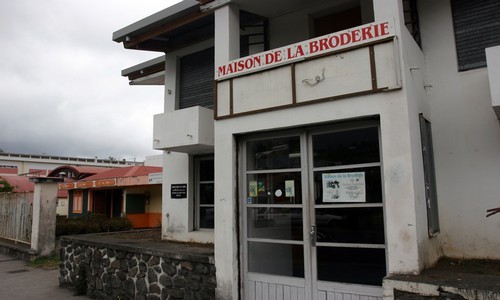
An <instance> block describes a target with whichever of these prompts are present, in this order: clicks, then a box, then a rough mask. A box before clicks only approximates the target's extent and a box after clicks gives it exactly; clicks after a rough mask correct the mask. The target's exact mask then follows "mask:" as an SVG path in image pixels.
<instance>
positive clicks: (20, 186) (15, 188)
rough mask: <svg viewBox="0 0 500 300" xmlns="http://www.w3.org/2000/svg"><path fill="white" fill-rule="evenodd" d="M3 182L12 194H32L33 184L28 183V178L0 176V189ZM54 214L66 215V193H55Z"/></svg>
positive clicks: (63, 191) (33, 190) (62, 191)
mask: <svg viewBox="0 0 500 300" xmlns="http://www.w3.org/2000/svg"><path fill="white" fill-rule="evenodd" d="M4 182H7V183H8V184H9V186H11V187H12V193H34V192H35V183H34V182H32V181H30V177H28V176H17V175H8V176H1V175H0V188H2V187H3V186H4V184H5V183H4ZM56 214H57V215H58V216H67V215H68V191H65V190H58V191H57V205H56Z"/></svg>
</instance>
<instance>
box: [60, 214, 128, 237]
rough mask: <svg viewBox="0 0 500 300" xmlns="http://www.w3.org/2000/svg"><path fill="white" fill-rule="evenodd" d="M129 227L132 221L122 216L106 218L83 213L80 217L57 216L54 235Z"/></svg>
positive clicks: (126, 228)
mask: <svg viewBox="0 0 500 300" xmlns="http://www.w3.org/2000/svg"><path fill="white" fill-rule="evenodd" d="M130 229H132V222H131V221H130V220H129V219H127V218H124V217H120V218H112V219H109V220H107V219H106V218H105V217H104V216H102V215H92V214H85V215H84V216H82V217H80V218H67V217H65V216H58V217H57V219H56V236H62V235H75V234H84V233H98V232H108V231H122V230H130Z"/></svg>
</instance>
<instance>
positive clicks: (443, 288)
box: [383, 259, 500, 299]
mask: <svg viewBox="0 0 500 300" xmlns="http://www.w3.org/2000/svg"><path fill="white" fill-rule="evenodd" d="M383 287H384V299H500V262H499V261H485V260H469V261H464V260H451V259H444V260H442V261H440V262H439V263H438V264H437V265H436V266H434V267H433V268H430V269H427V270H424V271H423V272H422V273H421V274H419V275H399V274H397V275H390V276H387V277H386V278H385V279H384V283H383Z"/></svg>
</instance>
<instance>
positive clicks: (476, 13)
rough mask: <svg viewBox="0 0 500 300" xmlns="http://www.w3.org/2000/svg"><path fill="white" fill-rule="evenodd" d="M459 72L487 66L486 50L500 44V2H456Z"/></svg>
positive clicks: (454, 20) (454, 17) (454, 1)
mask: <svg viewBox="0 0 500 300" xmlns="http://www.w3.org/2000/svg"><path fill="white" fill-rule="evenodd" d="M451 8H452V13H453V26H454V27H455V43H456V47H457V59H458V70H459V71H467V70H471V69H477V68H482V67H485V66H486V54H485V52H484V49H485V48H488V47H492V46H497V45H500V1H498V0H476V1H469V0H452V1H451Z"/></svg>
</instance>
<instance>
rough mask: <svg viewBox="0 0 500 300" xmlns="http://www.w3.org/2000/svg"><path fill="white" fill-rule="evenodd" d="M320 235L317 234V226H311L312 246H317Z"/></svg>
mask: <svg viewBox="0 0 500 300" xmlns="http://www.w3.org/2000/svg"><path fill="white" fill-rule="evenodd" d="M317 236H318V234H317V232H316V225H311V246H313V247H315V246H316V238H317Z"/></svg>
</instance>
